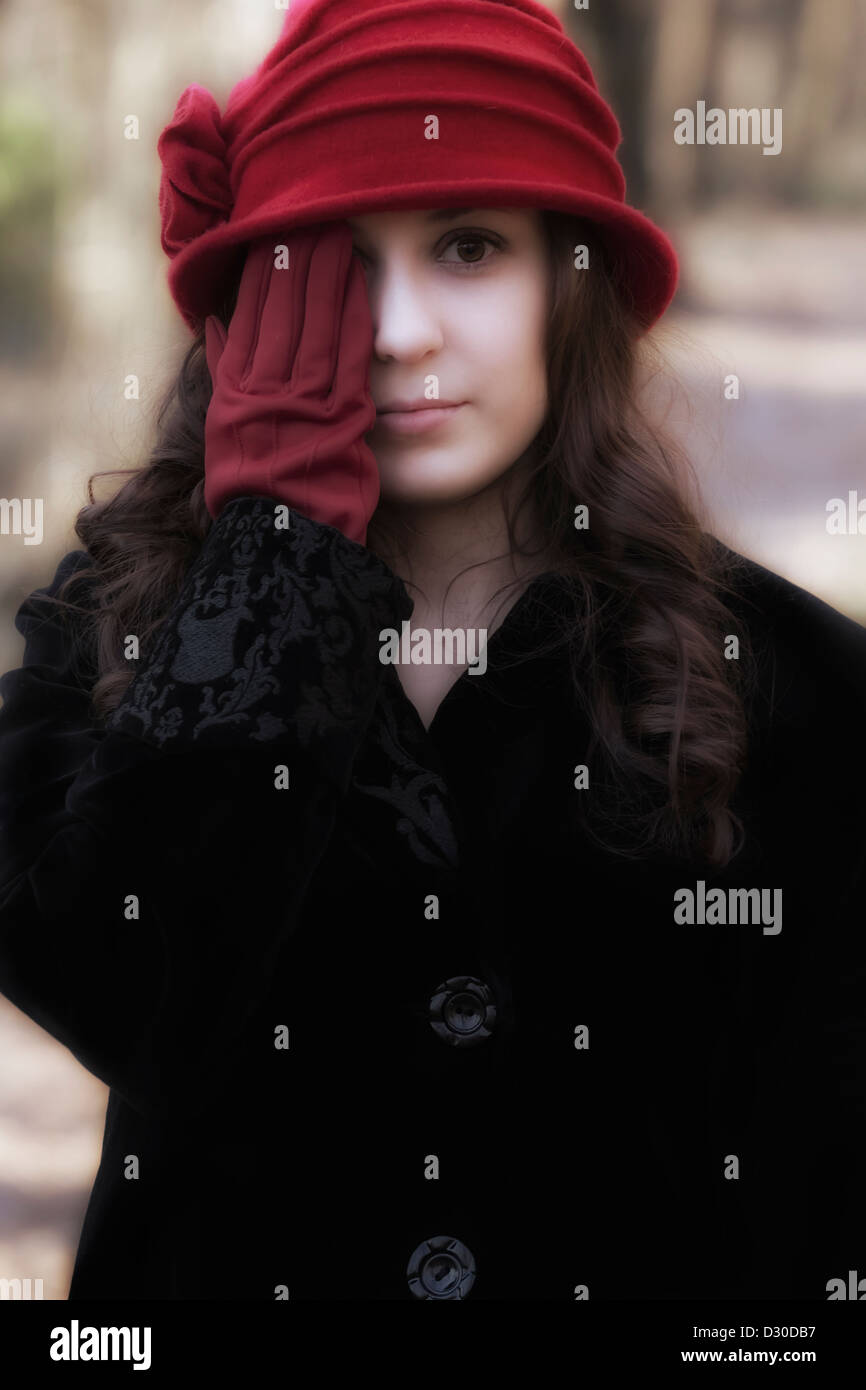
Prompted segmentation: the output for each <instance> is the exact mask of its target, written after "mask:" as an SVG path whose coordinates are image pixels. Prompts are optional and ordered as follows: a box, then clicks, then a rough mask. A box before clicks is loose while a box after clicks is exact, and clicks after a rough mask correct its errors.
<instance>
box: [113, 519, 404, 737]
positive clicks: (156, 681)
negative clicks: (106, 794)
mask: <svg viewBox="0 0 866 1390" xmlns="http://www.w3.org/2000/svg"><path fill="white" fill-rule="evenodd" d="M275 512H276V504H275V503H274V502H273V500H272V499H270V498H266V497H244V498H236V499H234V500H233V501H232V502H231V503H229V505H228V506H226V507H225V508H224V510H223V511H222V513H221V514H220V517H219V519H218V520H217V521H216V522H215V523H214V525H213V526H212V528H211V530H210V531H209V533H208V535H207V538H206V540H205V543H204V545H203V547H202V550H201V552H200V554H199V555H198V556H197V557H196V560H195V562H194V563H193V565H192V567H191V569H190V571H189V573H188V575H187V577H186V580H185V582H184V585H183V588H182V590H181V592H180V595H179V598H178V600H177V603H176V604H175V607H174V609H173V610H172V613H171V614H170V615H169V617H168V618H167V620H166V621H165V623H164V624H163V625H162V627H161V628H160V629H159V631H158V633H157V636H156V641H155V644H154V646H153V649H152V650H151V651H150V652H148V653H147V655H146V656H145V657H144V661H143V666H142V669H141V670H140V671H139V672H138V673H137V675H136V677H135V679H134V680H133V681H132V683H131V684H130V686H129V688H128V690H127V691H126V693H125V695H124V698H123V700H122V701H121V703H120V704H119V705H118V707H117V709H116V710H115V711H114V712H113V714H112V715H111V716H110V717H109V720H108V727H109V728H111V729H114V730H117V731H120V732H125V733H128V734H131V735H132V736H134V737H136V738H140V739H143V740H144V741H145V742H147V743H151V744H154V745H155V746H157V747H160V748H161V747H164V746H165V745H166V744H168V743H169V742H170V741H171V742H173V744H174V745H175V746H177V745H178V744H184V745H193V744H194V745H197V746H237V745H238V744H242V743H244V742H246V741H248V740H252V741H254V742H258V743H262V742H270V741H273V740H277V739H279V738H281V737H283V736H285V735H288V734H291V735H292V736H293V737H294V738H296V739H297V740H298V741H299V742H300V744H301V745H302V746H304V747H309V748H315V745H317V744H318V745H322V744H323V743H324V742H325V741H326V740H331V739H332V736H334V735H335V736H336V737H337V738H338V740H340V741H341V740H342V738H343V737H348V738H353V737H355V738H356V737H358V736H359V735H360V734H362V732H363V730H364V728H365V727H366V725H367V723H368V722H369V719H370V717H371V715H372V712H373V707H374V705H375V701H376V692H377V688H378V685H379V683H380V681H381V673H382V667H381V665H380V663H379V661H378V634H379V630H380V629H381V628H382V627H387V626H393V625H394V623H395V622H397V623H399V622H401V621H402V620H403V619H404V618H407V617H408V616H409V614H410V613H411V611H412V601H411V599H410V598H409V596H408V594H407V593H406V590H405V588H404V586H403V584H402V582H401V581H400V580H399V579H398V578H397V577H396V575H394V574H393V573H392V572H391V571H390V570H389V569H388V567H387V566H386V565H384V563H383V562H382V561H381V560H379V559H378V558H377V557H376V556H375V555H373V553H372V552H371V551H369V550H367V549H365V547H363V546H360V545H358V544H356V543H355V542H354V541H350V540H348V539H347V538H346V537H345V536H343V535H342V534H341V533H340V532H338V531H336V530H335V529H334V528H333V527H330V526H325V525H323V524H321V523H318V522H313V521H310V520H309V519H308V518H306V517H304V516H301V515H300V514H299V513H297V512H292V513H291V514H290V526H289V527H288V528H287V529H286V530H281V529H277V527H276V525H275Z"/></svg>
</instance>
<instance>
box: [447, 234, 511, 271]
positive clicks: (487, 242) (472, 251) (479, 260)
mask: <svg viewBox="0 0 866 1390" xmlns="http://www.w3.org/2000/svg"><path fill="white" fill-rule="evenodd" d="M452 246H454V247H456V248H457V252H458V255H459V256H460V257H461V259H460V260H458V261H446V265H457V266H459V267H460V268H461V269H463V270H473V269H474V268H475V266H479V265H487V264H488V262H489V261H491V260H492V259H493V257H492V256H484V254H483V251H482V249H481V248H483V247H484V246H491V247H492V248H493V250H494V252H495V251H500V250H501V249H502V247H501V243H500V241H499V239H498V238H497V237H492V236H486V235H484V234H482V233H481V232H456V233H455V235H454V236H452V238H451V240H450V241H449V242H448V244H447V246H446V250H450V249H451V247H452ZM466 248H468V257H467V259H466V260H463V259H462V257H463V255H464V250H465V249H466Z"/></svg>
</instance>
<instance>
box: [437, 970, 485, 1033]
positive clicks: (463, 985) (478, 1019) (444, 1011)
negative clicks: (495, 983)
mask: <svg viewBox="0 0 866 1390" xmlns="http://www.w3.org/2000/svg"><path fill="white" fill-rule="evenodd" d="M495 1023H496V1005H495V1004H494V1002H493V995H492V993H491V992H490V989H489V988H488V986H487V985H486V984H485V983H484V981H483V980H476V979H475V977H474V976H472V975H453V976H452V977H451V979H450V980H446V981H445V983H444V984H441V985H439V986H438V987H437V988H436V990H435V991H434V993H433V994H431V996H430V1026H431V1028H432V1029H433V1031H434V1033H435V1034H436V1036H437V1037H439V1038H441V1039H442V1041H443V1042H446V1043H449V1044H450V1046H451V1047H474V1046H475V1044H476V1043H480V1042H483V1041H484V1039H485V1038H489V1037H490V1034H491V1033H492V1031H493V1027H494V1024H495Z"/></svg>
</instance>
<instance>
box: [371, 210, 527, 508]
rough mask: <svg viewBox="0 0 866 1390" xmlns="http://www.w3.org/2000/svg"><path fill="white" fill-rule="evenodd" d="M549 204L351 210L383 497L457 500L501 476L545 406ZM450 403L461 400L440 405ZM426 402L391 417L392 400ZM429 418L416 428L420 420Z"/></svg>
mask: <svg viewBox="0 0 866 1390" xmlns="http://www.w3.org/2000/svg"><path fill="white" fill-rule="evenodd" d="M541 217H542V215H541V212H540V211H538V210H537V209H534V208H529V209H516V210H513V211H508V210H506V209H499V208H481V209H475V210H474V211H469V212H466V211H459V210H455V209H453V208H446V209H444V210H442V211H439V212H415V211H413V212H380V213H368V214H365V215H363V216H360V215H359V216H355V217H352V218H349V219H348V222H349V226H350V227H351V229H352V233H353V237H354V245H355V247H356V248H357V250H358V251H359V253H360V256H361V262H362V265H363V267H364V271H365V274H366V279H367V292H368V298H369V302H370V309H371V313H372V318H373V357H372V361H371V363H370V394H371V395H372V397H373V402H374V404H375V406H376V410H377V415H376V424H375V427H374V429H373V430H372V432H371V433H370V434H368V435H367V443H368V444H369V446H370V448H371V449H372V451H373V453H374V455H375V457H376V461H377V463H378V465H379V475H380V482H381V492H382V498H383V500H387V501H389V502H392V503H397V504H399V503H424V502H433V501H448V502H457V501H461V500H463V499H465V498H468V497H471V496H473V495H474V494H475V493H477V492H479V491H481V490H482V489H483V488H485V487H487V486H488V485H489V484H491V483H492V482H494V481H495V480H496V479H497V478H499V477H501V476H502V475H503V474H504V473H505V472H506V471H507V469H508V468H509V467H510V466H511V464H513V463H514V462H515V461H516V460H517V459H518V458H519V457H520V455H521V454H522V453H523V451H524V450H525V449H526V448H527V446H528V445H529V444H530V443H531V442H532V440H533V439H534V437H535V435H536V434H537V433H538V431H539V429H540V428H541V425H542V423H543V421H544V417H545V414H546V411H547V370H546V362H545V357H544V332H545V327H546V323H547V309H548V268H547V256H546V249H545V243H544V237H543V227H542V220H541ZM445 401H453V402H455V403H456V404H455V407H454V408H452V409H444V408H443V406H444V402H445ZM407 402H408V403H411V404H412V405H418V404H420V405H421V406H423V407H425V409H424V410H422V411H421V412H417V411H413V412H412V413H411V414H407V413H394V412H393V409H392V408H393V407H394V406H396V405H401V404H406V403H407ZM419 425H420V426H421V428H418V426H419Z"/></svg>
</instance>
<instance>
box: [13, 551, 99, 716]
mask: <svg viewBox="0 0 866 1390" xmlns="http://www.w3.org/2000/svg"><path fill="white" fill-rule="evenodd" d="M76 578H77V579H78V580H79V581H80V582H77V583H75V582H73V583H70V584H69V585H68V587H66V588H65V589H64V585H66V584H67V581H68V580H74V579H76ZM97 580H98V574H97V571H96V569H95V567H94V564H93V559H92V557H91V555H90V553H89V552H88V551H87V550H70V551H68V552H67V553H66V554H65V555H63V556H62V558H61V559H60V560H59V562H58V563H57V565H56V567H55V571H54V575H53V577H52V578H51V580H50V581H49V582H48V583H47V584H43V585H42V586H41V587H40V588H38V589H34V590H33V592H32V593H30V594H28V595H27V597H26V598H25V599H24V600H23V602H22V603H21V604H20V606H19V608H18V610H17V612H16V614H15V619H14V622H15V627H16V629H17V630H18V632H20V634H21V636H22V637H23V638H24V639H25V646H24V658H23V661H22V669H23V668H32V667H40V668H43V669H44V670H45V671H46V672H47V673H49V674H50V676H51V678H52V679H55V680H56V679H58V678H60V679H63V678H69V679H70V680H73V681H78V682H81V681H82V679H86V677H87V674H88V673H87V672H84V671H82V667H81V662H82V660H83V659H84V656H85V653H86V652H87V651H88V650H89V647H90V645H91V643H90V640H89V639H90V637H91V636H92V634H91V633H90V632H89V629H90V628H91V626H92V624H91V612H92V609H93V607H94V604H95V598H94V586H95V584H96V582H97ZM55 600H57V601H55ZM66 604H74V605H75V607H74V608H67V607H66V606H65V605H66ZM13 675H14V673H7V674H6V676H4V677H2V678H0V680H2V681H3V682H6V681H7V680H9V679H12V678H13ZM91 683H92V682H91ZM0 693H4V694H5V692H4V691H2V690H0Z"/></svg>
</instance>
